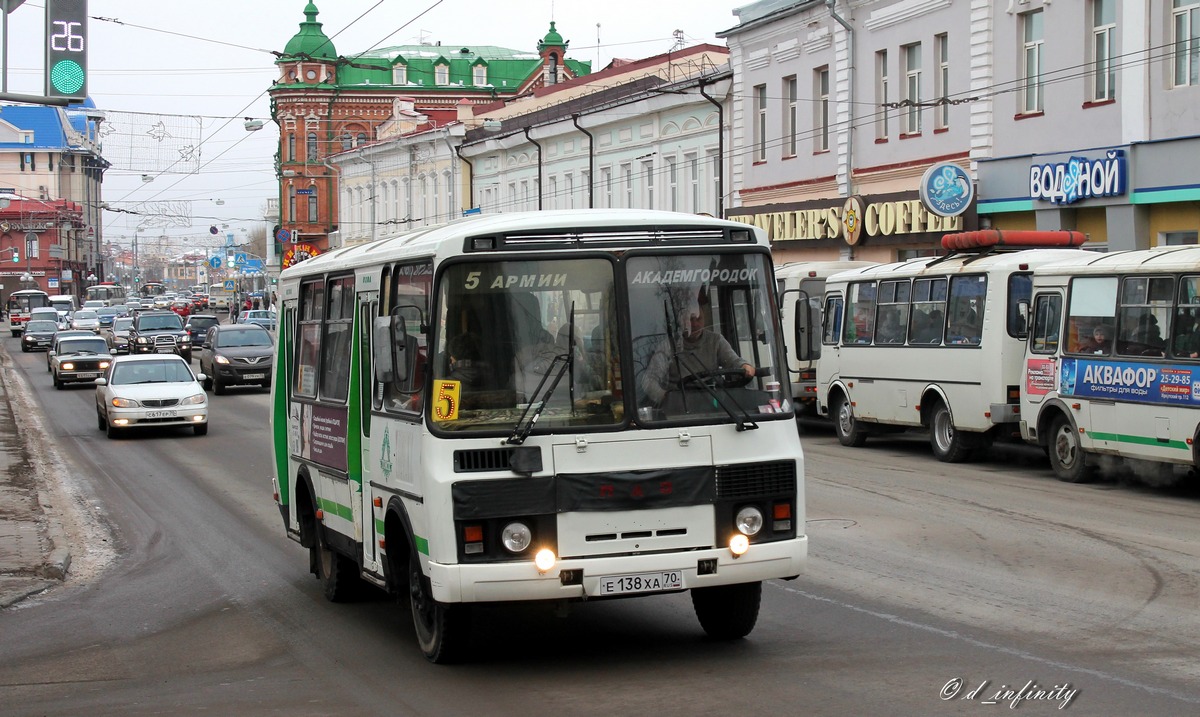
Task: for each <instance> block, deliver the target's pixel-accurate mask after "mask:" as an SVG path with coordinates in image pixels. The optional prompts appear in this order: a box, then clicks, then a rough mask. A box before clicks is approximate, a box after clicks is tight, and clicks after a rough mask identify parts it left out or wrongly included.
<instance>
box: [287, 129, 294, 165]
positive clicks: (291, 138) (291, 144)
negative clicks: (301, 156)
mask: <svg viewBox="0 0 1200 717" xmlns="http://www.w3.org/2000/svg"><path fill="white" fill-rule="evenodd" d="M287 161H289V162H295V161H296V135H294V134H289V135H288V141H287Z"/></svg>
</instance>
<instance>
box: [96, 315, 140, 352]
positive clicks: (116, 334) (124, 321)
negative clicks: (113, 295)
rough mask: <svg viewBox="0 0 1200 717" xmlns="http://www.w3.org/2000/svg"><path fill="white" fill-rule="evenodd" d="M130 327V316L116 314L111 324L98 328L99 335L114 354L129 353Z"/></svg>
mask: <svg viewBox="0 0 1200 717" xmlns="http://www.w3.org/2000/svg"><path fill="white" fill-rule="evenodd" d="M132 327H133V317H132V316H118V317H117V318H115V319H113V323H112V326H109V327H107V328H104V329H101V330H100V335H101V336H103V337H104V340H105V341H107V342H108V348H109V349H110V350H111V351H112V352H113V353H114V354H127V353H129V329H130V328H132Z"/></svg>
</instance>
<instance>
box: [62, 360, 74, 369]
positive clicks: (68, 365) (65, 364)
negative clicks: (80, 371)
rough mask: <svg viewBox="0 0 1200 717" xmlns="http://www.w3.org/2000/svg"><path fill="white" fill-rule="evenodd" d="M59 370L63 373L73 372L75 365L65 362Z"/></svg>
mask: <svg viewBox="0 0 1200 717" xmlns="http://www.w3.org/2000/svg"><path fill="white" fill-rule="evenodd" d="M59 368H61V369H62V370H63V371H74V370H75V364H73V363H71V362H70V361H67V362H66V363H64V364H63V365H62V366H59Z"/></svg>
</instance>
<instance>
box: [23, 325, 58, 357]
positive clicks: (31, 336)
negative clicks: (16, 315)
mask: <svg viewBox="0 0 1200 717" xmlns="http://www.w3.org/2000/svg"><path fill="white" fill-rule="evenodd" d="M57 332H58V324H57V323H55V322H53V321H50V320H48V319H37V320H35V321H30V322H28V323H26V324H25V331H24V332H22V334H21V350H22V351H24V352H25V353H29V352H30V351H33V350H35V349H49V348H50V342H51V341H53V340H54V334H56V333H57Z"/></svg>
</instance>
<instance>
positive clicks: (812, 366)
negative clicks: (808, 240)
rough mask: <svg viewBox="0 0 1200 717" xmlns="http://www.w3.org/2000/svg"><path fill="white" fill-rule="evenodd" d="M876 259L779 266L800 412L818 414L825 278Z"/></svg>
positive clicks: (792, 377)
mask: <svg viewBox="0 0 1200 717" xmlns="http://www.w3.org/2000/svg"><path fill="white" fill-rule="evenodd" d="M877 264H878V262H873V261H850V260H844V261H797V262H791V263H788V264H784V265H783V266H780V267H779V268H777V269H776V270H775V283H776V285H777V287H778V291H779V309H780V311H781V312H782V313H781V319H782V321H781V323H782V326H783V339H784V343H785V345H786V346H787V368H788V380H789V381H791V384H792V395H793V396H794V397H795V400H796V415H797V416H815V415H816V414H817V359H819V358H820V357H821V301H822V300H823V299H824V297H825V280H826V279H828V278H829V277H830V276H833V275H834V274H837V273H839V272H842V271H846V270H848V269H857V268H860V267H866V266H876V265H877Z"/></svg>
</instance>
